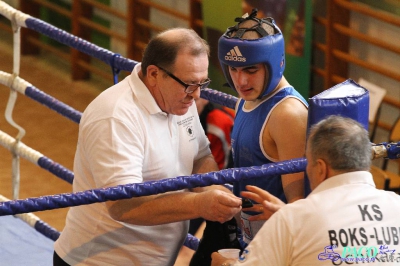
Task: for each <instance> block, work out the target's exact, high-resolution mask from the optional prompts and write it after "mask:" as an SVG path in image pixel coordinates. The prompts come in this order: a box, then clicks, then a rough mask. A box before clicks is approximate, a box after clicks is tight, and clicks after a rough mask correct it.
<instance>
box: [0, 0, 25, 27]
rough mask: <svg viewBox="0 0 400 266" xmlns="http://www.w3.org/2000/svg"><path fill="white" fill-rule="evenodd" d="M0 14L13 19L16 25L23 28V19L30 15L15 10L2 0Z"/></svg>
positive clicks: (0, 0) (0, 1)
mask: <svg viewBox="0 0 400 266" xmlns="http://www.w3.org/2000/svg"><path fill="white" fill-rule="evenodd" d="M0 14H2V15H3V16H5V17H6V18H8V19H9V20H10V21H13V20H14V21H15V23H16V24H17V25H18V26H20V27H24V28H26V24H25V20H26V19H28V18H30V17H31V16H30V15H28V14H25V13H22V12H21V11H18V10H16V9H15V8H13V7H11V6H10V5H8V4H7V3H5V2H4V1H2V0H0ZM13 17H14V18H13Z"/></svg>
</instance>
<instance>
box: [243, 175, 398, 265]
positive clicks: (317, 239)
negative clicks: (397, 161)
mask: <svg viewBox="0 0 400 266" xmlns="http://www.w3.org/2000/svg"><path fill="white" fill-rule="evenodd" d="M399 242H400V196H399V195H397V194H395V193H394V192H388V191H383V190H378V189H376V188H375V185H374V182H373V179H372V176H371V174H370V173H369V172H364V171H359V172H351V173H347V174H341V175H337V176H334V177H331V178H329V179H327V180H325V181H324V182H322V183H321V184H320V185H319V186H318V187H317V188H316V189H315V190H314V191H313V192H312V193H311V194H310V195H309V196H308V197H307V198H306V199H302V200H298V201H296V202H294V203H291V204H288V205H286V206H285V207H283V208H282V209H280V210H279V211H278V212H277V213H275V214H274V215H273V216H272V217H271V218H270V219H269V220H268V221H267V222H266V223H265V224H264V226H263V227H262V228H261V230H260V231H259V233H258V234H257V236H256V237H255V239H254V240H253V241H252V242H251V243H250V245H249V246H248V247H247V249H246V250H245V251H244V254H243V255H242V257H241V259H240V261H241V262H238V263H237V264H236V265H240V266H245V265H251V266H257V265H260V266H261V265H262V266H268V265H271V266H280V265H285V266H286V265H296V266H300V265H302V266H310V265H316V266H319V265H348V264H362V265H399V264H400V243H399ZM368 252H369V254H370V256H369V258H368V260H369V261H368V260H367V259H365V258H366V257H367V256H366V253H368ZM372 257H374V259H371V258H372ZM332 259H334V261H332ZM357 260H358V262H357ZM372 260H374V261H372ZM363 262H364V263H363Z"/></svg>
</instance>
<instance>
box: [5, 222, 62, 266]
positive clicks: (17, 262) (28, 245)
mask: <svg viewBox="0 0 400 266" xmlns="http://www.w3.org/2000/svg"><path fill="white" fill-rule="evenodd" d="M53 244H54V242H53V240H51V239H49V238H47V237H45V236H44V235H43V234H41V233H39V232H37V231H35V230H32V227H31V226H29V225H28V224H26V223H25V222H24V221H22V220H21V219H19V218H15V217H14V216H1V217H0V247H1V248H0V265H4V266H5V265H7V266H21V265H37V266H50V265H52V261H53Z"/></svg>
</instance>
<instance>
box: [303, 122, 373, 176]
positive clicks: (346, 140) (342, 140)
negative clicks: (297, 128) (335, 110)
mask: <svg viewBox="0 0 400 266" xmlns="http://www.w3.org/2000/svg"><path fill="white" fill-rule="evenodd" d="M308 148H309V149H310V154H311V158H312V159H313V160H316V159H318V158H321V159H323V160H324V161H325V162H327V163H328V164H329V165H330V167H331V168H332V169H333V170H339V171H343V170H345V171H360V170H364V171H365V170H367V171H368V170H369V168H370V166H371V142H370V140H369V137H368V132H367V130H365V129H364V127H363V126H362V125H361V124H360V123H358V122H357V121H355V120H353V119H350V118H345V117H341V116H329V117H328V118H326V119H324V120H322V121H320V122H319V123H317V124H315V125H314V126H312V127H311V130H310V134H309V138H308Z"/></svg>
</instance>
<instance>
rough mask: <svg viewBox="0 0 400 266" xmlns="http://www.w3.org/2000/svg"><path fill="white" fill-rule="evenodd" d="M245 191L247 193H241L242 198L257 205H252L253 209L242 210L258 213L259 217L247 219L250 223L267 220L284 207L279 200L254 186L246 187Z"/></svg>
mask: <svg viewBox="0 0 400 266" xmlns="http://www.w3.org/2000/svg"><path fill="white" fill-rule="evenodd" d="M246 189H247V191H242V192H241V195H242V197H244V198H248V199H251V200H253V201H255V202H257V203H258V204H254V206H253V207H250V208H244V209H243V210H244V211H254V212H259V213H260V214H259V215H254V216H251V217H249V220H250V221H258V220H268V219H269V218H270V217H271V215H272V214H274V213H275V212H276V211H278V210H279V209H280V208H281V207H283V206H285V205H286V204H285V203H284V202H283V201H281V200H280V199H279V198H277V197H275V196H273V195H272V194H270V193H269V192H268V191H265V190H263V189H261V188H258V187H255V186H246Z"/></svg>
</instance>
